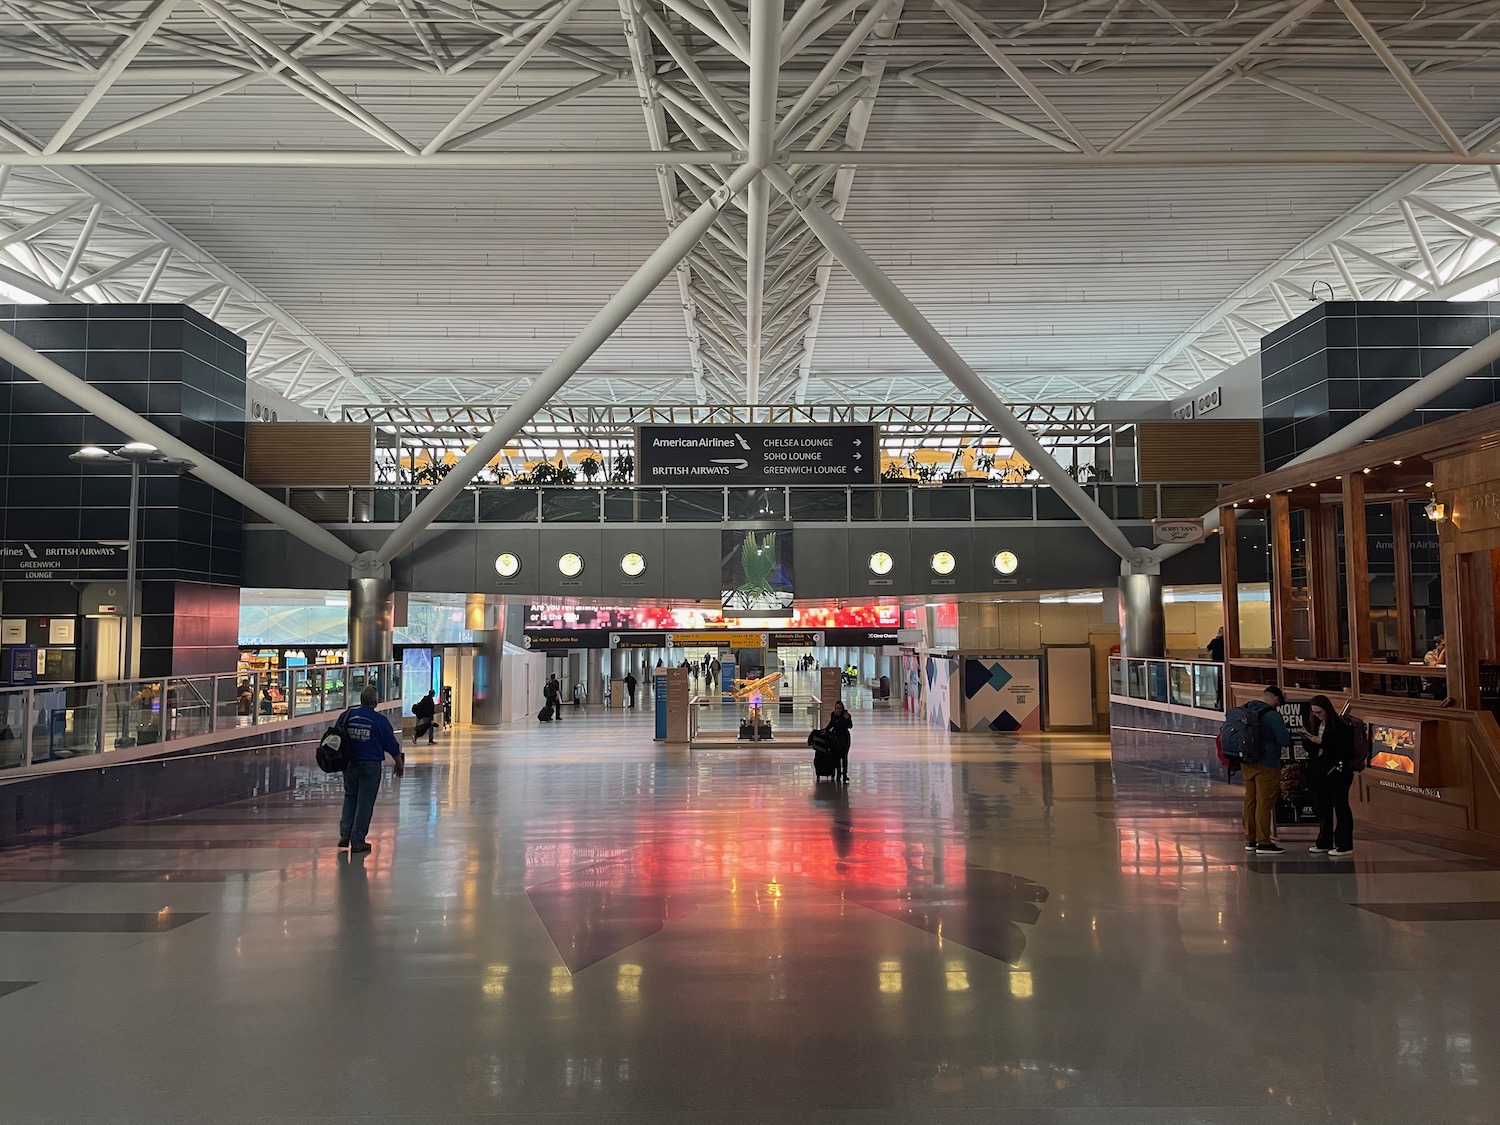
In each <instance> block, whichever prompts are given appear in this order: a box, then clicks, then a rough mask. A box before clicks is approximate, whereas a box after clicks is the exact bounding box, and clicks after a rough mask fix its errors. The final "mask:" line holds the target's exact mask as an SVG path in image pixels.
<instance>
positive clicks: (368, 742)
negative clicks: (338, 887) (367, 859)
mask: <svg viewBox="0 0 1500 1125" xmlns="http://www.w3.org/2000/svg"><path fill="white" fill-rule="evenodd" d="M379 702H380V692H378V691H377V690H376V689H375V688H374V687H373V686H371V687H367V688H365V690H364V691H362V692H360V695H359V706H358V707H356V708H354V709H353V710H352V711H350V712H349V715H348V717H347V718H346V719H345V720H344V731H345V733H346V734H347V735H348V738H349V745H350V747H351V748H352V749H353V752H354V760H353V761H351V762H350V763H349V768H348V769H346V770H345V771H344V812H343V815H342V816H341V817H340V818H339V847H341V848H348V849H349V851H350V852H351V853H353V854H356V855H357V854H359V853H361V852H367V851H369V850H370V845H369V844H368V843H367V842H366V841H365V836H366V834H367V833H368V832H369V831H370V817H371V816H372V815H373V814H374V812H375V798H376V797H377V796H378V795H379V794H380V775H381V770H382V766H383V765H384V763H385V756H386V755H387V754H389V755H390V756H391V757H392V758H394V759H395V760H396V776H397V777H400V776H402V775H403V774H404V773H405V772H406V755H405V754H403V753H402V752H401V743H400V741H399V740H398V739H397V738H396V732H395V730H393V729H392V727H391V721H390V720H389V719H387V718H386V717H385V716H384V715H382V714H381V713H380V712H379V711H377V710H375V705H376V704H377V703H379Z"/></svg>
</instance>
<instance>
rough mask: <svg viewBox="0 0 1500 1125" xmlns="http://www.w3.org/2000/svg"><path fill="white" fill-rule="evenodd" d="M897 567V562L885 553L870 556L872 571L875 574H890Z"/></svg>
mask: <svg viewBox="0 0 1500 1125" xmlns="http://www.w3.org/2000/svg"><path fill="white" fill-rule="evenodd" d="M895 565H896V560H895V559H893V558H891V556H890V555H888V554H886V552H884V551H876V552H875V553H874V554H873V555H871V556H870V570H871V571H872V572H873V573H875V574H889V573H890V572H891V567H893V566H895Z"/></svg>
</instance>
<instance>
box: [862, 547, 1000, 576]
mask: <svg viewBox="0 0 1500 1125" xmlns="http://www.w3.org/2000/svg"><path fill="white" fill-rule="evenodd" d="M990 563H991V565H992V566H994V568H995V569H996V570H997V571H999V572H1000V573H1001V574H1014V573H1015V572H1016V567H1018V566H1020V565H1021V560H1020V559H1019V558H1017V557H1016V554H1015V552H1014V551H1000V552H998V553H996V555H995V557H994V558H993V559H991V560H990ZM895 565H896V560H895V559H893V558H891V556H890V554H889V553H888V552H886V551H876V552H875V553H874V554H873V555H871V556H870V572H871V573H872V574H889V573H890V572H891V568H892V567H894V566H895ZM927 565H928V566H930V567H932V571H933V573H934V574H952V573H953V568H954V567H956V566H957V565H958V560H957V559H956V558H954V557H953V552H952V551H936V552H934V553H933V556H932V558H930V559H928V560H927Z"/></svg>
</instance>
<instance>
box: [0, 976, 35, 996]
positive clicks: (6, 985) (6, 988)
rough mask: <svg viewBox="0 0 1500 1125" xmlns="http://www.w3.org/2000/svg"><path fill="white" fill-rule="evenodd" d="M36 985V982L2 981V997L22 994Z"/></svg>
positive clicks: (0, 986) (0, 982)
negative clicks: (15, 993) (17, 993)
mask: <svg viewBox="0 0 1500 1125" xmlns="http://www.w3.org/2000/svg"><path fill="white" fill-rule="evenodd" d="M36 983H37V982H36V981H34V980H0V996H9V995H10V994H11V993H12V992H20V991H21V989H23V988H30V987H31V986H32V985H34V984H36Z"/></svg>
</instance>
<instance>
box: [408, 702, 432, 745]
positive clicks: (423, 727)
mask: <svg viewBox="0 0 1500 1125" xmlns="http://www.w3.org/2000/svg"><path fill="white" fill-rule="evenodd" d="M411 713H412V714H413V715H414V716H416V720H417V725H416V728H415V729H414V730H413V731H412V734H411V740H412V741H413V742H420V741H421V739H422V735H423V734H424V733H425V734H426V735H427V745H428V746H431V745H433V743H435V742H436V741H437V701H436V700H435V699H433V693H432V692H430V691H429V692H428V693H427V694H426V695H424V696H423V697H422V698H421V699H419V700H417V702H416V703H415V704H413V706H412V709H411Z"/></svg>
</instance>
